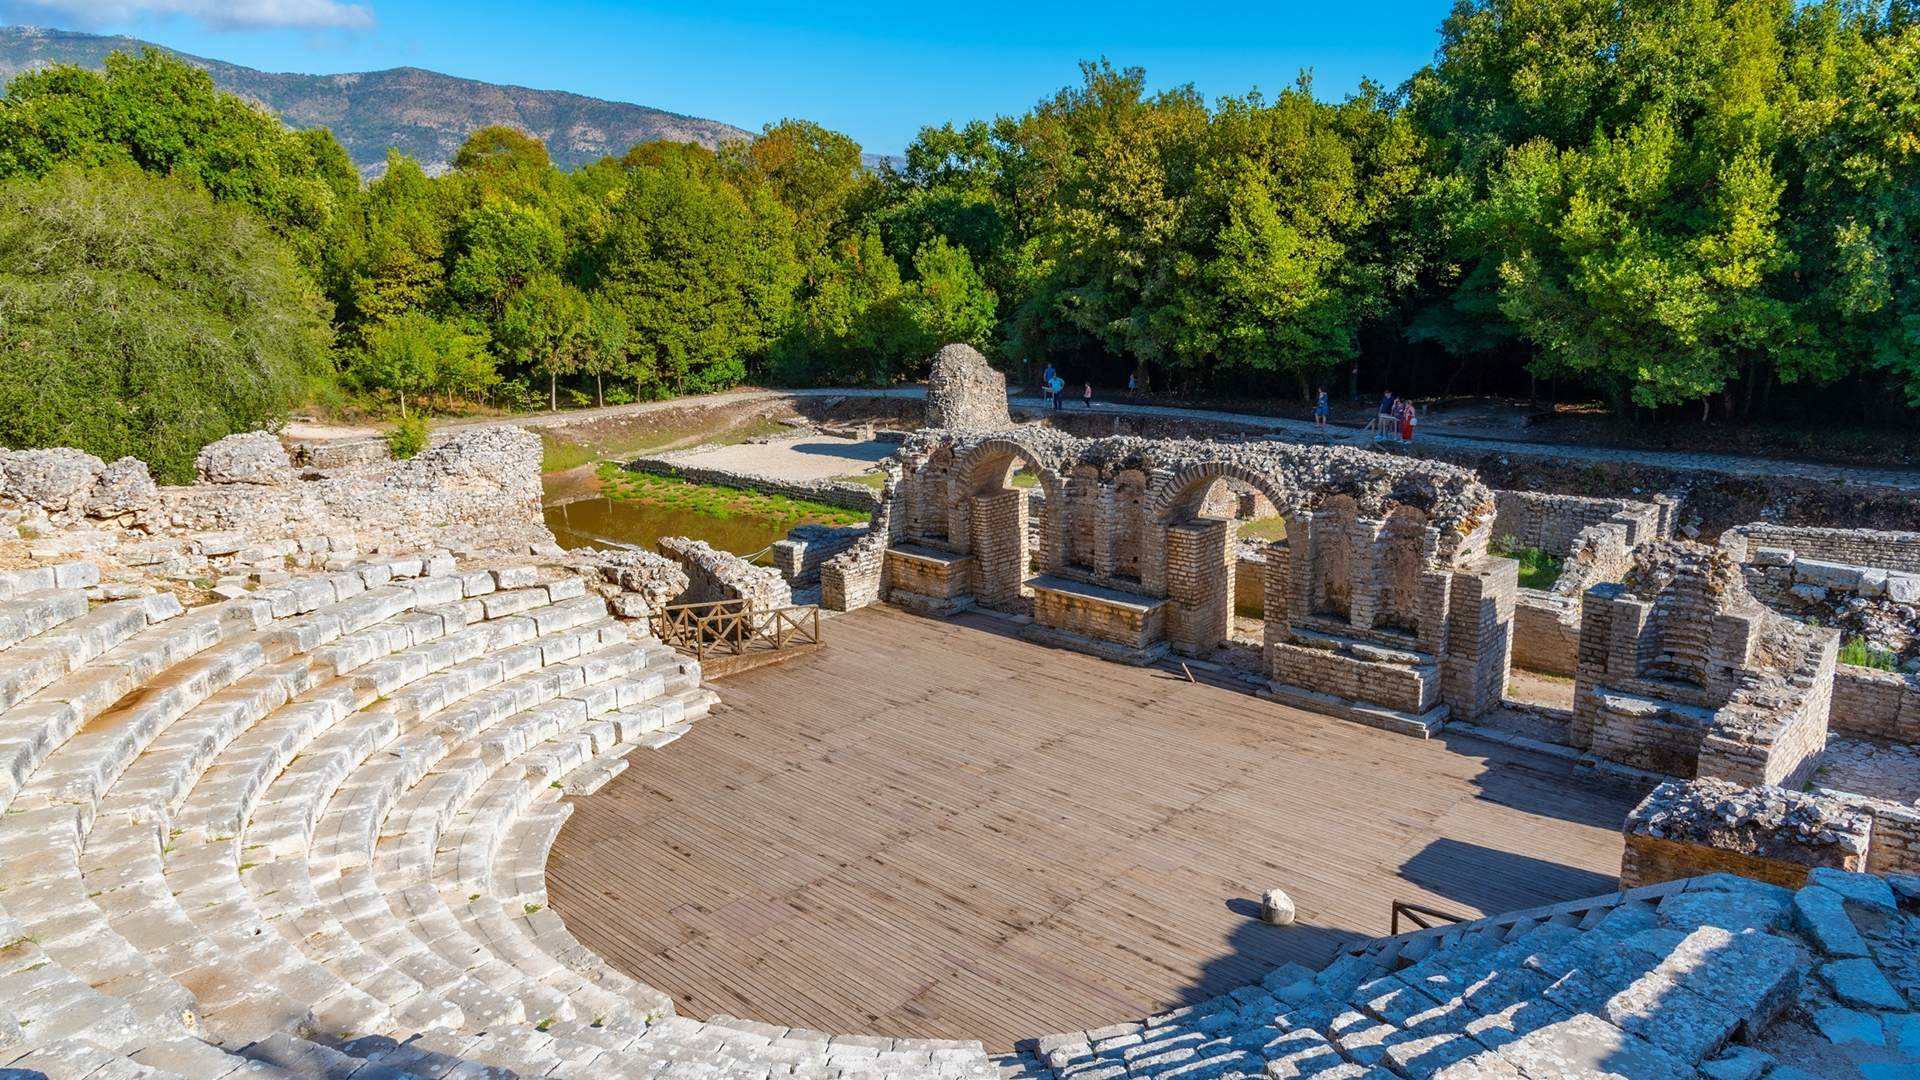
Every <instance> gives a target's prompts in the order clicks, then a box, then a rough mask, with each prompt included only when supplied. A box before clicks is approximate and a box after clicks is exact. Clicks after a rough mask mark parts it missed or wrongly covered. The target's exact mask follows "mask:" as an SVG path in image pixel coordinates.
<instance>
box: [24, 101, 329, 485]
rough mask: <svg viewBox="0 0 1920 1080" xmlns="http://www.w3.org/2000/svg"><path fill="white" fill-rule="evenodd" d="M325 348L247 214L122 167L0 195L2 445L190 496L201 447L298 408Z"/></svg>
mask: <svg viewBox="0 0 1920 1080" xmlns="http://www.w3.org/2000/svg"><path fill="white" fill-rule="evenodd" d="M0 116H4V110H0ZM4 126H5V125H4V123H0V128H4ZM331 339H332V331H331V329H330V328H329V327H328V325H327V318H326V305H325V302H324V300H323V299H322V298H321V296H320V293H319V290H318V289H316V288H315V287H314V285H313V283H312V281H311V279H310V278H309V277H308V276H307V275H306V274H305V273H303V272H302V271H301V269H300V267H299V265H298V262H297V260H296V257H295V254H294V252H293V250H292V249H291V248H290V247H289V245H288V244H286V243H285V242H284V241H281V240H279V239H277V238H275V237H274V236H273V235H272V233H271V232H270V231H269V230H268V229H267V228H265V227H264V226H263V225H262V224H261V223H260V221H259V220H258V218H256V217H255V216H254V215H252V214H250V213H248V212H247V211H246V210H244V209H242V208H239V207H235V206H230V205H221V204H218V203H216V202H214V201H213V200H212V199H211V198H209V197H208V196H207V194H206V193H205V192H203V191H200V190H197V189H196V188H194V187H193V186H192V185H190V184H188V183H186V182H184V181H182V180H179V179H175V178H172V177H163V176H154V175H151V174H149V173H144V172H141V171H140V170H138V169H133V168H129V167H124V166H122V167H118V168H112V169H103V170H97V171H94V172H81V171H79V170H77V169H74V168H70V167H61V168H57V169H55V170H54V171H52V172H51V173H49V174H48V175H46V176H45V177H42V178H38V179H30V180H15V181H13V182H11V183H7V184H0V443H4V444H5V445H7V446H15V447H33V446H77V447H79V448H81V449H83V450H86V451H88V452H90V453H93V454H97V455H99V456H100V457H102V458H105V459H107V460H112V459H114V458H117V457H120V456H122V455H127V454H131V455H134V456H136V457H140V458H142V459H144V460H145V461H146V462H147V464H148V465H149V466H151V468H152V470H153V473H154V475H155V477H156V478H158V479H160V480H162V481H164V482H168V483H188V482H191V481H192V479H193V458H194V455H195V454H196V453H198V452H199V450H200V448H201V447H202V446H204V445H205V444H207V443H210V442H212V441H214V440H216V439H218V438H220V437H222V436H224V435H228V434H231V433H233V432H235V431H247V430H250V429H252V428H257V427H263V426H266V425H268V424H270V423H272V422H273V421H274V420H276V419H277V418H279V417H282V416H284V415H286V410H287V408H288V407H289V405H290V404H291V403H293V402H295V401H298V400H301V399H302V398H304V397H305V396H306V395H307V393H308V391H309V388H310V383H311V380H312V379H314V378H315V377H319V376H321V375H322V374H323V373H324V372H325V371H326V368H327V348H328V345H329V344H330V342H331Z"/></svg>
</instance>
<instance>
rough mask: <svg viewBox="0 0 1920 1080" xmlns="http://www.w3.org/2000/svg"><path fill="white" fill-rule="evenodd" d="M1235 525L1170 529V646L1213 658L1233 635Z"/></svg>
mask: <svg viewBox="0 0 1920 1080" xmlns="http://www.w3.org/2000/svg"><path fill="white" fill-rule="evenodd" d="M1231 526H1232V522H1228V521H1190V522H1186V523H1184V524H1181V525H1169V526H1167V599H1168V600H1169V601H1171V602H1170V603H1169V604H1168V605H1167V641H1168V643H1169V645H1170V647H1171V648H1172V649H1173V651H1174V652H1177V653H1179V654H1181V655H1182V656H1208V655H1211V654H1212V652H1213V650H1214V647H1215V646H1217V645H1219V644H1220V643H1221V642H1222V641H1225V640H1226V639H1227V638H1228V637H1229V636H1231V634H1232V632H1233V574H1232V563H1231V562H1230V561H1229V560H1230V558H1231V552H1232V550H1233V545H1232V544H1231V542H1230V538H1231V536H1232V528H1231Z"/></svg>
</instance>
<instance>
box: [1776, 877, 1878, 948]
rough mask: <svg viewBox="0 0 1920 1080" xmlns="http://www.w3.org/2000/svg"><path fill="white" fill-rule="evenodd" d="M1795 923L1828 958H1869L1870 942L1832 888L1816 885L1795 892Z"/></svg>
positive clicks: (1842, 900) (1843, 901)
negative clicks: (1854, 922) (1868, 942)
mask: <svg viewBox="0 0 1920 1080" xmlns="http://www.w3.org/2000/svg"><path fill="white" fill-rule="evenodd" d="M1793 922H1794V925H1795V926H1797V927H1799V929H1800V930H1801V931H1802V932H1803V933H1805V934H1806V935H1807V938H1808V940H1810V941H1812V942H1813V944H1814V946H1815V947H1816V948H1818V949H1819V950H1820V951H1821V952H1823V953H1826V954H1827V955H1828V956H1835V957H1853V956H1867V955H1869V954H1868V950H1867V942H1866V939H1865V938H1863V937H1861V936H1860V931H1859V930H1857V929H1855V928H1854V925H1853V920H1852V919H1850V918H1848V917H1847V908H1846V902H1845V900H1844V899H1842V897H1841V896H1840V894H1839V893H1837V892H1834V891H1833V890H1831V889H1825V888H1821V887H1820V886H1818V885H1814V886H1809V887H1808V888H1805V889H1801V890H1800V891H1799V892H1797V893H1795V894H1794V896H1793Z"/></svg>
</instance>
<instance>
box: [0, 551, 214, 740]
mask: <svg viewBox="0 0 1920 1080" xmlns="http://www.w3.org/2000/svg"><path fill="white" fill-rule="evenodd" d="M88 565H92V564H88ZM185 610H186V609H185V608H183V607H181V606H180V601H179V600H177V599H175V597H174V595H173V594H172V593H156V594H154V595H152V596H142V597H138V598H136V599H132V600H115V601H113V602H111V603H106V604H102V605H100V606H99V607H97V608H95V609H93V610H92V611H89V612H87V613H86V614H85V615H82V616H80V617H79V618H76V619H72V620H69V621H67V622H64V623H61V624H60V625H58V626H56V627H53V628H52V629H50V630H47V631H45V632H44V633H40V634H37V635H35V636H33V637H31V638H27V639H26V640H24V641H20V642H17V643H15V644H14V645H12V646H11V647H9V648H7V649H6V650H5V651H0V710H4V709H10V708H12V707H13V706H15V705H17V704H19V703H20V701H21V700H22V699H23V698H25V697H26V696H27V695H29V694H32V693H34V692H35V691H37V690H40V689H42V688H44V687H45V686H46V685H47V684H48V683H50V682H52V681H53V680H55V679H57V678H59V677H60V676H62V675H65V674H67V673H69V672H71V671H74V670H76V669H78V668H79V667H80V666H81V665H82V664H85V663H86V662H87V661H89V660H92V659H93V658H94V657H96V656H99V655H100V654H101V653H104V652H106V651H107V650H108V649H111V648H113V647H114V646H115V645H118V644H120V643H121V642H123V641H125V640H127V639H128V638H130V637H132V636H133V635H134V634H136V633H139V632H140V631H141V630H144V629H146V628H147V627H148V626H150V625H152V624H154V623H158V622H164V621H166V620H167V619H170V618H173V617H174V616H175V615H179V614H181V613H182V612H183V611H185Z"/></svg>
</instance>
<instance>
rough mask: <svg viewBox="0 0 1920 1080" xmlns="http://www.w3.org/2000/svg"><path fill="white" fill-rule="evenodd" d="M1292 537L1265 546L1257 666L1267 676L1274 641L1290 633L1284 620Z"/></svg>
mask: <svg viewBox="0 0 1920 1080" xmlns="http://www.w3.org/2000/svg"><path fill="white" fill-rule="evenodd" d="M1292 545H1293V540H1292V538H1291V537H1289V538H1288V539H1287V540H1285V541H1284V542H1282V543H1278V544H1269V545H1267V574H1266V591H1265V593H1264V597H1265V603H1266V612H1265V613H1264V616H1265V620H1266V626H1265V631H1266V632H1265V635H1264V644H1263V647H1262V649H1261V651H1260V652H1261V656H1262V657H1263V659H1264V663H1263V664H1262V665H1261V666H1262V668H1263V669H1264V670H1265V671H1266V673H1267V676H1268V677H1269V678H1272V677H1273V646H1274V643H1275V642H1278V641H1285V640H1287V636H1288V635H1289V634H1291V633H1292V632H1293V629H1292V627H1291V625H1289V623H1288V621H1287V612H1288V604H1289V602H1290V600H1291V597H1292V595H1293V565H1292V564H1293V551H1292Z"/></svg>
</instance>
